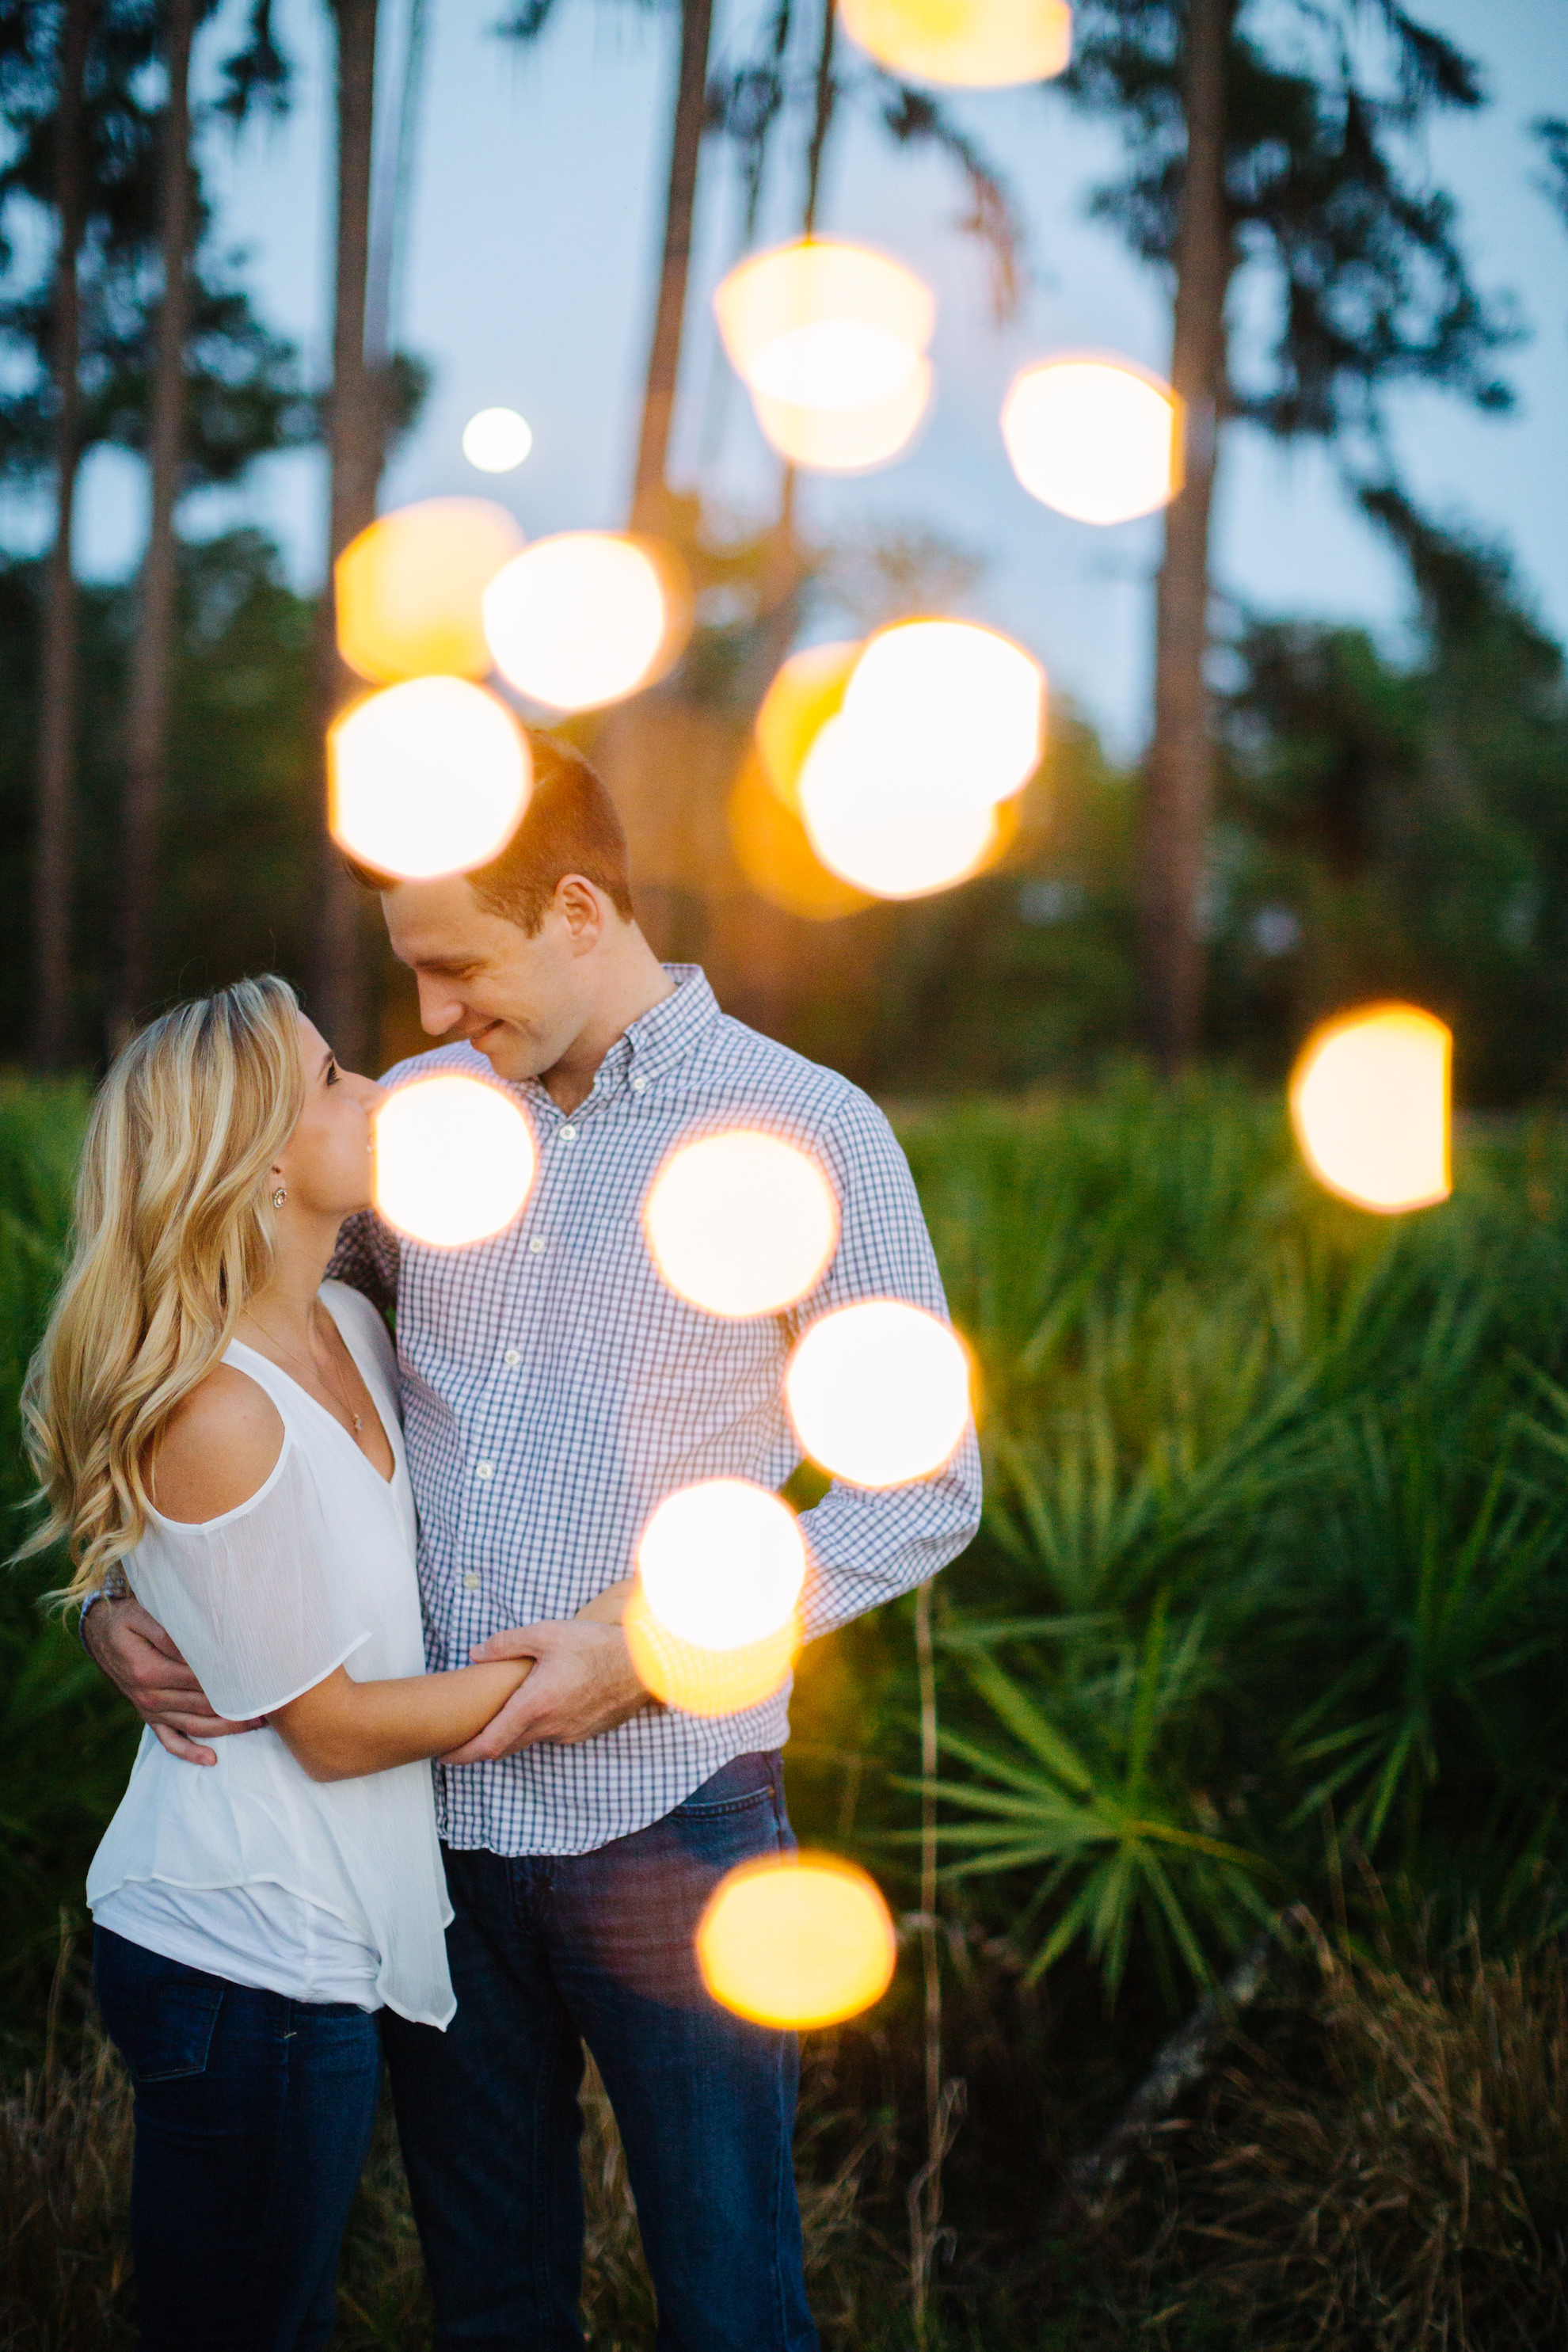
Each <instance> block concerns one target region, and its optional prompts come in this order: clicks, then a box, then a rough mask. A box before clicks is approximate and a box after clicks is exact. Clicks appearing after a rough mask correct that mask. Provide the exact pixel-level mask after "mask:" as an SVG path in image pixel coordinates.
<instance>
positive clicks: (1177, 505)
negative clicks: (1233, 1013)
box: [1141, 0, 1234, 1076]
mask: <svg viewBox="0 0 1568 2352" xmlns="http://www.w3.org/2000/svg"><path fill="white" fill-rule="evenodd" d="M1233 9H1234V0H1189V9H1188V17H1187V67H1186V115H1187V161H1186V170H1185V173H1184V177H1183V183H1182V202H1181V214H1180V218H1179V220H1178V224H1177V231H1176V303H1175V320H1174V333H1173V349H1172V356H1171V381H1172V383H1173V386H1174V388H1175V390H1176V392H1177V393H1178V394H1180V396H1181V399H1182V401H1183V402H1184V406H1185V422H1186V478H1185V482H1184V487H1183V488H1182V491H1181V494H1180V496H1179V497H1177V498H1176V499H1173V501H1172V503H1171V505H1170V506H1169V507H1168V508H1167V509H1166V511H1165V552H1164V560H1163V562H1162V564H1161V567H1160V579H1159V587H1158V591H1157V594H1156V604H1155V625H1154V735H1153V740H1152V744H1151V745H1150V750H1149V761H1148V770H1147V774H1146V777H1145V782H1144V803H1143V824H1142V876H1141V885H1142V887H1141V900H1142V905H1141V915H1142V940H1141V946H1142V981H1143V1000H1144V1018H1145V1023H1146V1026H1147V1034H1148V1040H1149V1045H1150V1047H1151V1049H1152V1052H1153V1054H1154V1055H1155V1057H1156V1059H1157V1060H1158V1062H1159V1063H1160V1066H1161V1067H1162V1068H1163V1070H1164V1071H1165V1073H1166V1075H1167V1076H1170V1075H1172V1074H1173V1073H1174V1072H1175V1071H1176V1070H1178V1069H1179V1068H1180V1067H1181V1066H1182V1065H1183V1063H1184V1062H1185V1061H1187V1060H1188V1059H1189V1058H1190V1057H1191V1055H1193V1053H1194V1050H1195V1048H1196V1045H1197V1042H1198V1034H1199V1027H1200V1024H1201V1020H1202V1013H1203V946H1202V942H1201V941H1200V940H1199V938H1198V928H1197V926H1198V893H1199V889H1200V887H1201V884H1202V880H1203V860H1204V844H1205V834H1206V831H1207V826H1208V816H1209V803H1210V800H1211V796H1212V766H1213V755H1212V751H1211V747H1210V741H1209V710H1208V690H1207V684H1206V680H1205V656H1206V655H1207V651H1208V598H1209V573H1208V546H1209V513H1210V509H1211V506H1212V503H1213V497H1214V478H1215V443H1216V438H1217V426H1218V423H1219V418H1220V415H1221V412H1222V410H1223V406H1224V401H1225V391H1226V333H1225V303H1226V290H1227V289H1228V287H1229V283H1230V276H1231V271H1232V268H1234V256H1233V253H1232V249H1231V240H1230V232H1229V227H1228V224H1227V222H1226V208H1225V142H1226V123H1225V66H1226V49H1227V47H1228V44H1229V38H1230V26H1231V18H1232V14H1233Z"/></svg>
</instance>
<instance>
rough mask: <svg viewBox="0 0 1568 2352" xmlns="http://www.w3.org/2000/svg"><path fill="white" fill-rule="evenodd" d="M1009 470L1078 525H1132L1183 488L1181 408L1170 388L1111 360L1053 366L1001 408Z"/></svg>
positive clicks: (1028, 374) (1029, 374)
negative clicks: (1084, 523)
mask: <svg viewBox="0 0 1568 2352" xmlns="http://www.w3.org/2000/svg"><path fill="white" fill-rule="evenodd" d="M1002 437H1003V439H1004V441H1005V443H1006V445H1007V455H1008V457H1009V458H1010V459H1011V460H1012V466H1013V471H1014V472H1015V473H1016V475H1017V477H1018V479H1019V481H1020V482H1022V484H1023V486H1024V488H1026V490H1027V491H1029V493H1030V494H1031V496H1032V497H1034V498H1037V499H1039V500H1040V501H1041V503H1042V504H1043V505H1045V506H1047V507H1054V508H1055V509H1056V510H1057V512H1058V514H1064V515H1070V516H1071V517H1072V519H1073V520H1074V521H1075V522H1092V523H1118V522H1131V520H1133V519H1134V518H1135V517H1136V516H1138V515H1146V514H1152V513H1153V512H1154V511H1155V509H1157V508H1159V507H1163V506H1165V505H1168V503H1169V502H1170V500H1171V499H1173V498H1174V496H1175V494H1176V492H1177V491H1178V490H1179V489H1180V488H1181V487H1182V404H1181V403H1180V401H1179V400H1178V399H1177V397H1176V395H1175V394H1174V393H1173V391H1172V390H1171V388H1170V386H1169V384H1166V383H1161V382H1160V380H1159V379H1158V378H1157V377H1155V376H1152V375H1147V374H1145V373H1143V372H1142V369H1139V368H1134V367H1130V366H1127V365H1126V364H1124V363H1122V362H1116V361H1110V360H1094V359H1062V360H1047V361H1044V362H1041V363H1040V364H1039V365H1038V366H1037V367H1029V368H1026V369H1025V370H1024V371H1023V373H1022V374H1020V375H1018V376H1016V377H1015V379H1014V381H1013V386H1012V389H1011V391H1010V392H1009V393H1008V394H1007V397H1006V400H1005V403H1004V404H1003V409H1002Z"/></svg>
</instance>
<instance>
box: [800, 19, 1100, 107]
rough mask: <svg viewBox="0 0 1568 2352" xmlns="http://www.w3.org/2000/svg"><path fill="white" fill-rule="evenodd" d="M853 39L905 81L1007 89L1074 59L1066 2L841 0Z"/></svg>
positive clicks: (1049, 74) (846, 26) (1060, 70)
mask: <svg viewBox="0 0 1568 2352" xmlns="http://www.w3.org/2000/svg"><path fill="white" fill-rule="evenodd" d="M839 14H840V16H841V18H842V21H843V26H844V29H845V31H846V32H847V34H848V36H849V37H850V39H851V40H852V41H855V42H858V45H859V47H861V48H863V49H866V50H868V52H869V54H870V55H871V56H872V57H874V58H876V60H877V62H878V64H879V65H881V66H885V67H886V68H887V69H888V71H889V73H893V74H897V75H898V76H899V78H900V79H901V80H904V81H917V82H935V83H937V84H939V85H942V86H943V87H947V88H953V89H1007V88H1009V87H1010V86H1012V85H1014V84H1016V83H1020V82H1033V81H1048V80H1050V79H1051V78H1052V77H1053V75H1056V74H1059V73H1063V72H1065V71H1066V69H1067V67H1068V63H1069V61H1070V59H1071V57H1072V9H1071V7H1070V6H1069V5H1068V0H840V8H839Z"/></svg>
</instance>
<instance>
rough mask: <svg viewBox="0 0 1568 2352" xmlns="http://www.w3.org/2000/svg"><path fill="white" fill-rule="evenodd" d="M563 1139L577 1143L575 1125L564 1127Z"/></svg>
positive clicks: (566, 1141) (563, 1140)
mask: <svg viewBox="0 0 1568 2352" xmlns="http://www.w3.org/2000/svg"><path fill="white" fill-rule="evenodd" d="M561 1140H562V1142H563V1143H575V1142H576V1140H577V1130H576V1129H575V1128H574V1127H563V1129H562V1130H561Z"/></svg>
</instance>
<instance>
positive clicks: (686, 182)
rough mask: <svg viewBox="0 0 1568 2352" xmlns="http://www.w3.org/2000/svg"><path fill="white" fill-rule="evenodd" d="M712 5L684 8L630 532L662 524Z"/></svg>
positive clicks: (693, 3) (685, 2)
mask: <svg viewBox="0 0 1568 2352" xmlns="http://www.w3.org/2000/svg"><path fill="white" fill-rule="evenodd" d="M712 24H713V0H682V5H681V11H680V78H679V85H678V88H677V91H676V100H675V132H674V136H673V138H672V140H671V142H670V150H669V192H668V196H667V198H666V200H665V211H664V258H663V261H662V264H661V266H660V269H659V279H658V308H657V310H655V313H654V321H653V341H652V342H651V343H650V345H649V347H648V355H647V383H646V385H645V388H644V391H643V407H642V431H641V434H640V436H639V438H638V441H637V478H636V481H635V483H634V486H633V489H632V529H633V530H658V528H659V526H660V524H661V522H662V521H663V520H664V509H665V495H666V469H667V467H668V462H669V433H670V425H671V424H672V422H673V420H674V415H675V393H676V386H677V383H678V382H679V376H680V340H681V331H682V327H683V324H684V321H685V317H686V279H687V274H688V270H689V265H690V261H691V217H692V212H693V209H694V207H695V205H696V201H697V166H698V161H699V158H700V153H701V149H702V126H703V120H704V117H705V115H706V113H707V108H708V42H709V36H710V32H711V30H712Z"/></svg>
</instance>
